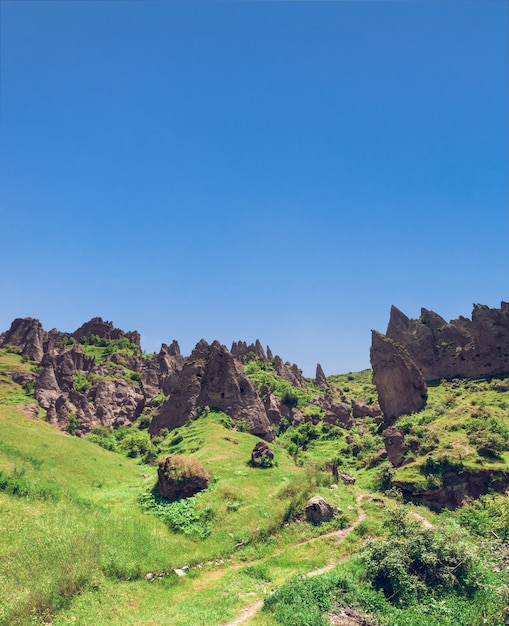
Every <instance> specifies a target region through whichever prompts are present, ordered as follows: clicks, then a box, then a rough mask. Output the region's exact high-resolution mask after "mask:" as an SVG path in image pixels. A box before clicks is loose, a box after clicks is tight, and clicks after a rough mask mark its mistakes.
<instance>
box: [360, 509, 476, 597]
mask: <svg viewBox="0 0 509 626" xmlns="http://www.w3.org/2000/svg"><path fill="white" fill-rule="evenodd" d="M385 525H386V527H388V528H389V536H388V537H387V539H384V540H381V541H371V542H370V543H369V544H367V546H366V548H365V549H364V553H363V557H362V562H363V565H364V568H365V576H366V579H367V580H368V581H370V582H371V583H372V585H373V586H374V587H375V589H379V590H381V591H382V592H383V593H384V595H385V597H386V598H387V599H388V600H389V602H391V604H394V605H396V606H403V607H404V606H409V605H411V604H414V603H416V602H417V601H418V600H420V599H422V598H424V597H426V596H428V595H436V596H437V597H440V595H441V594H443V593H451V592H454V593H459V594H463V595H467V596H470V595H471V594H472V593H473V592H474V591H475V590H476V589H477V588H478V586H479V580H478V577H477V575H476V573H477V572H476V558H475V554H474V551H473V550H472V548H471V547H470V546H469V545H468V544H467V543H466V541H465V540H464V537H462V536H461V533H459V531H458V532H452V531H447V532H445V531H442V532H441V533H440V534H439V533H438V532H437V531H435V530H433V529H429V528H423V527H422V525H421V524H420V523H419V522H416V521H415V522H408V521H407V520H406V512H405V511H404V510H403V509H402V508H401V509H396V510H395V511H393V512H392V515H391V517H390V518H389V519H388V520H387V522H386V524H385Z"/></svg>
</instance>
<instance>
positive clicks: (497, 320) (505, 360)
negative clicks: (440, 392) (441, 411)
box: [386, 302, 509, 382]
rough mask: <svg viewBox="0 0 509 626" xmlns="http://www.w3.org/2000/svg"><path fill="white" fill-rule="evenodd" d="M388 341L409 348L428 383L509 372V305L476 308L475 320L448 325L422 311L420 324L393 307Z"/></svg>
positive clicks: (504, 303)
mask: <svg viewBox="0 0 509 626" xmlns="http://www.w3.org/2000/svg"><path fill="white" fill-rule="evenodd" d="M386 335H387V337H389V338H390V339H393V340H394V341H397V342H398V343H399V344H401V345H402V346H404V347H405V349H406V350H407V352H408V354H409V355H410V358H411V359H412V361H413V362H414V364H415V366H416V367H417V368H418V369H419V371H420V372H421V374H422V375H423V377H424V379H425V380H426V381H428V382H429V381H431V380H436V379H440V378H454V377H467V378H478V377H481V376H491V375H494V374H503V373H506V372H509V303H507V302H502V303H501V306H500V309H491V308H489V307H487V306H484V305H480V304H476V305H474V309H473V311H472V319H471V320H470V319H468V318H466V317H459V318H458V319H455V320H452V321H450V322H449V323H447V322H446V321H445V320H444V319H443V318H442V317H440V316H439V315H437V314H436V313H434V312H433V311H428V310H427V309H421V316H420V318H419V319H418V320H413V319H409V318H408V317H407V316H406V315H404V314H403V313H402V312H401V311H399V310H398V309H397V308H396V307H394V306H393V307H392V309H391V315H390V320H389V324H388V327H387V333H386Z"/></svg>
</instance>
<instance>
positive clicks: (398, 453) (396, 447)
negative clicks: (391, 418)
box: [383, 426, 409, 467]
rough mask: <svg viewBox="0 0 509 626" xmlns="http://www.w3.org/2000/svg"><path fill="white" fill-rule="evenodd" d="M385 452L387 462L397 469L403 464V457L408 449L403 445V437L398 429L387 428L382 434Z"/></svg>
mask: <svg viewBox="0 0 509 626" xmlns="http://www.w3.org/2000/svg"><path fill="white" fill-rule="evenodd" d="M383 437H384V445H385V450H386V451H387V457H388V458H389V461H390V462H391V463H392V464H393V465H394V466H395V467H399V466H400V465H401V464H402V463H403V457H404V456H405V454H406V453H407V452H408V450H409V448H408V446H406V445H405V435H404V433H403V431H402V430H400V429H399V428H394V427H393V426H389V428H386V429H385V430H384V433H383Z"/></svg>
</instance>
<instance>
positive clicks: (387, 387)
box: [371, 331, 427, 422]
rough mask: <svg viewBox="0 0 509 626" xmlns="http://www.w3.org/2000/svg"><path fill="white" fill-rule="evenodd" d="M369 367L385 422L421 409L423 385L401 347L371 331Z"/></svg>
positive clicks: (421, 377) (424, 393) (424, 398)
mask: <svg viewBox="0 0 509 626" xmlns="http://www.w3.org/2000/svg"><path fill="white" fill-rule="evenodd" d="M371 365H372V367H373V382H374V384H375V385H376V388H377V391H378V400H379V402H380V408H381V409H382V412H383V414H384V417H385V419H386V421H387V422H388V421H390V420H391V419H392V418H395V417H398V416H399V415H403V414H404V413H415V412H416V411H420V410H421V409H422V408H423V407H424V405H425V403H426V398H427V388H426V382H425V380H424V378H423V376H422V374H421V373H420V372H419V370H418V369H417V367H416V366H415V365H414V363H413V361H412V359H411V358H410V356H409V354H408V352H407V351H406V350H405V348H404V347H403V346H402V345H400V344H399V343H397V342H396V341H393V340H392V339H389V338H388V337H384V336H383V335H381V334H380V333H377V332H376V331H373V333H372V343H371Z"/></svg>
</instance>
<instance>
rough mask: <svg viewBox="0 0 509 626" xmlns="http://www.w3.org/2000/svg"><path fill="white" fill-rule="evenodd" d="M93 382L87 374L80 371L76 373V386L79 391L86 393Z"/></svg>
mask: <svg viewBox="0 0 509 626" xmlns="http://www.w3.org/2000/svg"><path fill="white" fill-rule="evenodd" d="M91 386H92V383H91V382H90V380H89V379H88V378H87V376H86V375H85V374H80V373H79V372H78V373H77V374H75V375H74V388H75V389H76V391H78V392H79V393H85V392H86V391H87V389H90V387H91Z"/></svg>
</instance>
